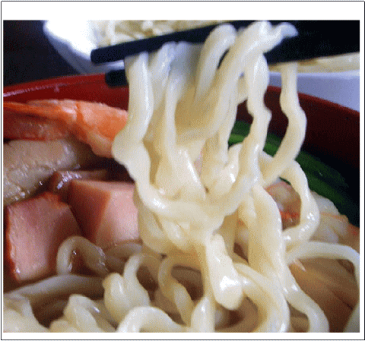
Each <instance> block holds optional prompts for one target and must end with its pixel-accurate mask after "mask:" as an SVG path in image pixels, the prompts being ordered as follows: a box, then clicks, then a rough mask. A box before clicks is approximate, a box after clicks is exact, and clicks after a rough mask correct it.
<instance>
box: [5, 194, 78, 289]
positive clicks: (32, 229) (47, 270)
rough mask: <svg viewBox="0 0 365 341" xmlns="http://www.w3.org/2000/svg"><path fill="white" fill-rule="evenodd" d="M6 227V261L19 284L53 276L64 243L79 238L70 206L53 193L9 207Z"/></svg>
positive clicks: (6, 213) (6, 214)
mask: <svg viewBox="0 0 365 341" xmlns="http://www.w3.org/2000/svg"><path fill="white" fill-rule="evenodd" d="M5 224H6V235H5V243H6V244H5V257H6V260H7V265H8V268H9V270H10V273H11V275H12V276H13V277H14V278H15V279H16V280H17V281H18V282H22V281H30V280H37V279H40V278H44V277H46V276H49V275H52V274H53V273H54V272H55V265H56V258H57V250H58V248H59V246H60V245H61V243H62V242H63V241H64V240H65V239H66V238H68V237H70V236H72V235H79V234H80V228H79V226H78V224H77V222H76V219H75V217H74V216H73V214H72V212H71V209H70V207H69V205H67V204H66V203H64V202H62V201H61V200H60V197H59V196H58V195H56V194H53V193H50V192H44V193H42V194H40V195H38V196H36V197H34V198H31V199H28V200H24V201H21V202H17V203H14V204H12V205H9V206H7V207H6V208H5Z"/></svg>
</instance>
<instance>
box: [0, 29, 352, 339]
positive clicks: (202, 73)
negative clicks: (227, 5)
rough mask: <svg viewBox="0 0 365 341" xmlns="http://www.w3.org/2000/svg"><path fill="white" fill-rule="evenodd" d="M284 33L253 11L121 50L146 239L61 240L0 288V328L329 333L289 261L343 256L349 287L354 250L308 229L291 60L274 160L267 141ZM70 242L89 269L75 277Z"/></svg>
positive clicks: (309, 202)
mask: <svg viewBox="0 0 365 341" xmlns="http://www.w3.org/2000/svg"><path fill="white" fill-rule="evenodd" d="M294 34H295V30H294V29H293V27H292V26H290V25H288V24H282V25H278V26H275V27H272V26H271V24H269V23H267V22H258V23H254V24H253V25H251V26H250V27H248V28H247V29H245V30H242V31H238V32H236V31H235V29H234V28H233V27H232V26H230V25H221V26H219V27H218V28H217V29H215V30H214V31H213V32H212V33H211V35H210V36H209V37H208V39H207V41H206V43H205V44H204V45H203V47H201V46H198V45H190V44H186V43H178V44H176V43H169V44H166V45H165V46H163V48H162V49H161V50H160V51H158V52H156V53H154V54H151V55H148V54H147V53H142V54H140V55H138V56H135V57H129V58H127V59H126V61H125V65H126V73H127V77H128V80H129V85H130V86H129V88H130V98H129V108H128V111H129V119H128V122H127V125H126V127H125V128H124V129H123V130H122V131H121V132H120V133H119V134H118V135H117V137H116V139H115V141H114V144H113V155H114V158H115V159H116V160H117V161H118V162H120V163H122V164H123V165H125V166H126V167H127V169H128V172H129V174H130V175H131V177H132V178H133V179H134V180H135V184H136V191H135V194H134V196H135V197H134V199H135V204H136V206H137V208H138V223H139V229H140V236H141V239H142V241H143V244H142V246H138V245H135V244H131V245H124V246H123V245H122V246H119V247H115V248H113V249H111V250H102V249H100V248H97V247H96V246H95V245H93V244H92V243H90V242H88V241H86V240H85V239H83V238H82V237H72V238H69V239H68V240H66V241H65V242H64V243H63V245H62V246H61V247H60V249H59V253H58V260H57V271H58V275H57V276H55V277H53V278H51V279H46V280H43V281H40V282H39V283H37V284H34V285H30V286H26V287H24V288H20V289H17V290H15V291H13V292H10V293H7V294H6V295H5V298H6V304H5V310H4V325H5V329H6V331H29V330H31V331H55V332H58V331H72V332H73V331H84V332H85V331H88V332H90V331H95V332H99V331H106V332H110V331H116V332H140V331H144V332H215V331H220V332H228V331H230V332H245V331H246V332H251V331H253V332H285V331H308V332H328V331H329V330H330V323H329V320H328V318H327V316H326V314H325V312H324V311H323V310H322V308H321V307H320V306H319V304H318V303H317V302H316V301H315V300H314V299H312V298H311V297H310V296H309V295H308V294H307V293H306V292H305V291H304V290H303V289H302V288H301V286H300V285H299V284H298V283H297V280H296V277H295V276H294V274H293V273H292V271H291V269H290V266H291V265H292V264H293V263H296V262H297V261H299V260H301V259H307V258H325V259H330V260H337V259H344V260H347V261H350V262H351V263H352V264H353V266H354V269H355V271H354V273H355V278H356V281H357V286H358V285H359V254H358V253H357V252H356V251H355V250H354V249H352V248H350V247H349V246H345V245H340V244H332V243H328V242H318V241H315V240H314V239H313V236H314V234H315V232H316V231H317V229H318V226H319V224H320V210H319V208H318V205H317V201H316V199H315V198H318V196H317V195H316V196H315V197H314V195H313V194H312V193H311V191H310V190H309V188H308V182H307V179H306V176H305V174H304V172H303V171H302V170H301V168H300V166H299V164H297V162H296V161H295V157H296V156H297V154H298V152H299V150H300V147H301V145H302V143H303V140H304V135H305V128H306V118H305V114H304V112H303V111H302V109H301V108H300V106H299V102H298V97H297V89H296V79H295V72H296V66H295V65H292V64H290V65H286V66H283V69H282V72H283V89H282V93H281V98H280V103H281V107H282V109H283V111H284V113H285V115H286V116H287V117H288V128H287V131H286V134H285V137H284V138H283V140H282V144H281V146H280V148H279V150H278V152H277V153H276V155H275V156H274V157H271V156H269V155H267V154H265V153H264V151H263V148H264V145H265V141H266V135H267V130H268V125H269V123H270V120H271V113H270V111H269V110H268V109H267V108H266V107H265V105H264V102H263V98H264V94H265V92H266V89H267V86H268V66H267V63H266V60H265V58H264V57H263V54H264V53H265V52H266V51H268V50H270V49H272V48H273V47H274V46H276V45H277V44H279V43H280V41H281V40H282V39H283V38H285V37H287V36H292V35H294ZM223 56H224V58H223ZM245 100H246V101H247V107H248V110H249V112H250V114H251V115H252V117H253V123H252V125H251V128H250V132H249V135H248V136H247V137H246V138H245V139H244V141H243V142H242V143H241V144H239V145H235V146H232V147H230V148H229V147H228V138H229V135H230V132H231V129H232V127H233V124H234V122H235V119H236V109H237V105H238V104H239V103H241V102H242V101H245ZM279 178H281V179H284V180H286V181H288V182H289V183H290V184H291V186H292V187H293V189H294V190H295V192H296V193H297V194H298V195H299V197H300V204H301V209H300V217H299V223H298V224H296V225H295V226H292V227H289V228H286V229H285V230H283V227H282V218H281V215H280V211H279V207H278V205H277V203H276V202H275V201H274V199H273V197H272V196H271V195H269V193H268V192H267V191H266V190H265V188H267V187H268V186H270V185H272V184H274V183H275V182H276V181H278V179H279ZM317 200H319V199H317ZM237 248H239V249H240V250H241V251H237ZM76 249H77V250H78V252H79V254H80V256H81V257H82V258H83V259H84V264H85V266H86V267H87V268H88V269H89V271H91V272H92V273H93V274H94V275H93V276H94V277H90V276H84V275H82V274H79V275H76V274H71V272H72V266H70V263H72V261H71V260H72V254H73V251H74V250H76ZM348 276H349V277H351V276H352V274H350V273H348ZM351 278H352V277H351ZM84 282H85V283H86V282H87V283H88V284H87V285H84V284H82V286H80V285H81V283H84ZM91 287H93V290H92V291H91V292H90V290H89V289H90V288H91ZM81 288H82V289H81ZM41 293H42V294H41ZM44 293H47V294H46V296H47V297H45V294H44ZM67 293H68V294H69V295H70V296H69V298H68V299H67V302H66V303H63V301H62V302H61V298H65V295H66V294H67ZM51 298H59V299H58V304H59V305H60V306H62V307H65V308H64V309H63V312H60V313H59V316H58V317H55V318H54V319H52V321H50V323H49V325H47V326H44V325H41V324H40V323H39V322H38V321H37V319H36V317H35V316H34V314H35V311H36V308H37V307H38V306H39V305H41V306H42V304H39V301H42V300H46V301H50V300H51ZM32 308H33V309H34V313H33V312H32ZM47 309H48V310H49V309H50V308H49V306H47ZM39 314H40V313H39ZM16 319H17V320H18V321H19V323H17V320H16ZM24 321H25V322H26V323H25V322H24ZM358 323H359V311H358V304H357V305H356V306H355V307H353V313H352V315H351V317H350V320H349V323H348V326H347V329H346V330H349V329H350V330H351V331H356V330H357V329H358Z"/></svg>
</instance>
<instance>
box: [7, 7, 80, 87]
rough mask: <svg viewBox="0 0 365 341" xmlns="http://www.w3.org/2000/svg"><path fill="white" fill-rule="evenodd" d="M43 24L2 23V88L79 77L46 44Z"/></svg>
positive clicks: (38, 22)
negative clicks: (66, 77)
mask: <svg viewBox="0 0 365 341" xmlns="http://www.w3.org/2000/svg"><path fill="white" fill-rule="evenodd" d="M19 6H21V4H19ZM43 24H44V22H43V21H28V20H24V21H8V20H5V21H3V44H4V45H3V58H4V59H3V63H4V64H3V72H4V74H3V80H4V83H3V84H4V86H7V85H13V84H19V83H25V82H30V81H35V80H40V79H47V78H53V77H60V76H68V75H76V74H79V73H78V72H77V71H76V70H75V69H74V68H73V67H71V66H70V65H69V64H68V63H67V62H66V61H65V60H64V59H63V58H62V57H61V56H60V55H59V54H58V52H57V51H56V50H55V49H54V48H53V46H52V45H51V44H50V43H49V42H48V40H47V38H46V36H45V35H44V33H43Z"/></svg>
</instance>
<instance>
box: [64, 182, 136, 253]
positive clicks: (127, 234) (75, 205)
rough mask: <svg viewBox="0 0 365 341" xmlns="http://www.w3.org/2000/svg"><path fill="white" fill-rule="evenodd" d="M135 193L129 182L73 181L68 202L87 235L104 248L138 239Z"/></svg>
mask: <svg viewBox="0 0 365 341" xmlns="http://www.w3.org/2000/svg"><path fill="white" fill-rule="evenodd" d="M133 192H134V185H133V184H131V183H127V182H117V181H114V182H113V181H109V182H104V181H98V180H72V181H71V184H70V187H69V193H68V202H69V204H70V206H71V207H72V210H73V212H74V214H75V217H76V220H77V221H78V223H79V225H80V228H81V229H82V231H83V234H84V236H85V237H86V238H88V239H89V240H90V241H91V242H93V243H95V244H96V245H98V246H100V247H102V248H108V247H111V246H113V245H115V244H118V243H121V242H125V241H130V240H138V239H139V232H138V221H137V216H138V212H137V208H136V207H135V205H134V202H133Z"/></svg>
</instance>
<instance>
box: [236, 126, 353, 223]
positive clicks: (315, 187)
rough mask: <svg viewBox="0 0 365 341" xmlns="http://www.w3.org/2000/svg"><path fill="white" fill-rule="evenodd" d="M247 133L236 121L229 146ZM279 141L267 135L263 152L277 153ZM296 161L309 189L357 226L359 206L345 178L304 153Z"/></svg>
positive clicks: (244, 127) (271, 135)
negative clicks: (330, 202) (334, 206)
mask: <svg viewBox="0 0 365 341" xmlns="http://www.w3.org/2000/svg"><path fill="white" fill-rule="evenodd" d="M249 131H250V124H248V123H245V122H241V121H237V122H236V123H235V125H234V127H233V129H232V132H231V136H230V139H229V144H230V145H232V144H236V143H240V142H242V141H243V139H244V138H245V137H246V136H247V135H248V133H249ZM281 140H282V139H281V138H279V137H278V136H276V135H274V134H270V133H269V134H268V135H267V139H266V144H265V147H264V151H265V152H266V153H267V154H269V155H271V156H273V155H274V154H275V153H276V152H277V150H278V148H279V146H280V143H281ZM296 161H297V162H298V163H299V164H300V166H301V167H302V169H303V171H304V172H305V173H306V175H307V179H308V184H309V188H310V189H311V190H312V191H314V192H317V193H318V194H320V195H322V196H324V197H326V198H328V199H330V200H331V201H332V202H333V203H334V204H335V205H336V207H337V209H338V210H339V211H340V212H341V213H342V214H345V215H346V216H347V217H348V218H349V220H350V222H351V223H352V224H354V225H356V226H359V206H358V204H356V203H355V200H354V199H353V198H352V197H351V195H350V194H349V185H348V183H347V181H346V179H345V177H344V176H343V175H342V174H341V173H340V172H338V171H337V170H335V169H333V168H332V167H330V166H328V165H326V164H324V163H323V162H321V161H320V160H319V159H318V158H316V157H314V156H312V155H311V154H309V153H307V152H305V151H301V152H300V153H299V155H298V156H297V158H296Z"/></svg>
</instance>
